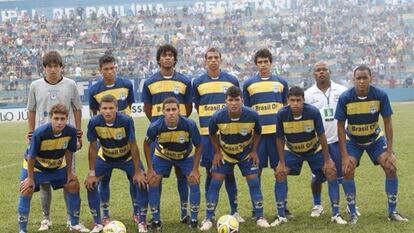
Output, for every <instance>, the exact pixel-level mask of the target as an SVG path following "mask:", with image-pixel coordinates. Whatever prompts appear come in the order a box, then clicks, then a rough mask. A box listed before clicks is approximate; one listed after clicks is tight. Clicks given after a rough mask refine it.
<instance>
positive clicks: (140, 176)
mask: <svg viewBox="0 0 414 233" xmlns="http://www.w3.org/2000/svg"><path fill="white" fill-rule="evenodd" d="M132 181H133V182H134V184H138V186H139V187H141V188H142V189H145V187H146V186H147V183H146V178H145V174H144V172H143V171H142V170H141V169H140V170H139V171H137V172H135V174H134V177H132Z"/></svg>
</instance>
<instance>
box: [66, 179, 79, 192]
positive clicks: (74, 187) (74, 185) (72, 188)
mask: <svg viewBox="0 0 414 233" xmlns="http://www.w3.org/2000/svg"><path fill="white" fill-rule="evenodd" d="M65 190H66V191H68V192H70V193H77V192H79V190H80V185H79V182H78V181H77V180H71V181H69V183H67V184H66V185H65Z"/></svg>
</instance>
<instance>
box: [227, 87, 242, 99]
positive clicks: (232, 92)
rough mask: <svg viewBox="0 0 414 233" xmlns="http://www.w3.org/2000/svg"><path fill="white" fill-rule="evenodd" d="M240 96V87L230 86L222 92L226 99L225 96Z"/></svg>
mask: <svg viewBox="0 0 414 233" xmlns="http://www.w3.org/2000/svg"><path fill="white" fill-rule="evenodd" d="M239 96H240V97H241V96H242V91H241V89H240V87H236V86H231V87H229V88H228V89H227V90H226V93H225V94H224V98H225V99H227V97H233V98H235V97H239Z"/></svg>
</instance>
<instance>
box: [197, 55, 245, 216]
mask: <svg viewBox="0 0 414 233" xmlns="http://www.w3.org/2000/svg"><path fill="white" fill-rule="evenodd" d="M204 62H205V64H206V66H207V73H206V74H203V75H202V76H200V77H198V78H196V79H194V81H193V93H194V106H195V108H196V109H197V112H198V116H199V120H200V131H201V135H202V136H201V143H202V145H203V150H202V152H201V166H203V167H205V168H206V174H207V176H206V183H205V195H206V199H207V191H208V188H209V187H210V182H211V173H210V169H211V165H212V162H213V157H214V147H213V144H212V143H211V141H210V138H209V133H208V124H209V122H210V119H211V116H212V115H213V114H214V113H215V112H216V111H218V110H220V109H222V108H223V107H224V106H225V104H226V103H225V99H224V94H225V93H226V91H227V89H228V88H229V87H231V86H237V87H238V86H239V81H238V80H237V78H236V77H234V76H232V75H230V74H228V73H226V72H224V71H221V70H220V63H221V53H220V51H219V50H218V49H216V48H210V49H208V50H207V52H206V54H205V55H204ZM225 181H226V182H225V185H226V190H227V194H228V198H229V203H230V208H231V210H230V214H232V215H233V216H234V217H235V218H236V219H237V221H239V222H244V219H243V218H242V217H241V216H240V214H238V213H237V184H236V179H235V177H234V174H230V175H228V176H226V178H225Z"/></svg>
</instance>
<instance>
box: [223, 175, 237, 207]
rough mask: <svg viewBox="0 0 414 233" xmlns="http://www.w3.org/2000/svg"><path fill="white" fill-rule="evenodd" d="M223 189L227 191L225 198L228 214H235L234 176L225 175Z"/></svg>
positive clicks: (235, 185) (235, 189)
mask: <svg viewBox="0 0 414 233" xmlns="http://www.w3.org/2000/svg"><path fill="white" fill-rule="evenodd" d="M224 184H225V187H226V191H227V196H228V198H229V203H230V214H234V213H236V212H237V207H238V204H237V183H236V178H235V177H234V174H232V175H226V177H225V183H224Z"/></svg>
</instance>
